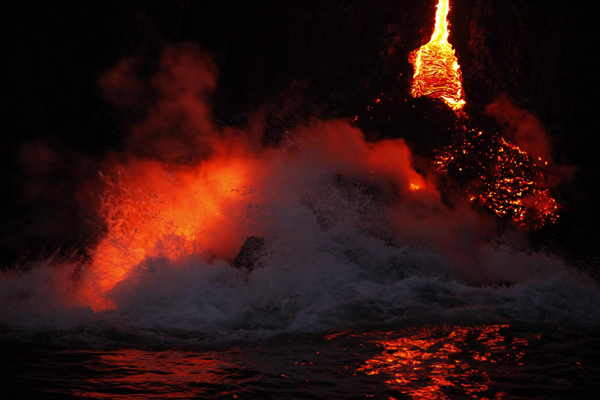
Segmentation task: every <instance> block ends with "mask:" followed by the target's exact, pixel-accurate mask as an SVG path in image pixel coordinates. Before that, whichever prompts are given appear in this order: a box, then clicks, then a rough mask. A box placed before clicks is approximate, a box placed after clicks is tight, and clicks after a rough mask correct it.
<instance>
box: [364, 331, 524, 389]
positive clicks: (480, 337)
mask: <svg viewBox="0 0 600 400" xmlns="http://www.w3.org/2000/svg"><path fill="white" fill-rule="evenodd" d="M506 329H509V326H508V325H491V326H480V327H443V326H442V327H431V328H428V327H425V328H417V329H411V330H407V331H405V332H404V334H403V335H402V337H398V336H399V334H398V333H396V332H390V333H388V334H387V335H386V336H387V337H385V336H384V337H383V338H382V337H381V334H376V335H377V337H375V338H373V341H374V343H376V344H378V345H380V346H381V347H382V348H383V351H382V352H381V353H380V354H379V355H377V356H376V357H374V358H371V359H370V360H368V361H366V362H365V364H364V366H362V367H361V368H359V369H358V371H360V372H363V373H366V374H367V375H379V374H381V375H383V376H386V377H388V378H387V380H386V384H387V385H388V386H389V387H390V388H392V389H394V390H397V391H399V392H402V394H405V395H409V396H410V397H412V398H413V399H450V398H463V397H465V398H466V397H470V398H475V399H479V398H481V399H483V398H488V399H492V398H495V399H501V398H505V397H506V396H507V393H506V392H503V391H499V390H498V388H494V387H493V381H494V379H492V378H491V377H490V376H489V373H490V367H489V365H490V364H499V365H506V366H516V367H519V366H522V365H523V361H522V360H523V357H524V355H525V352H524V349H525V348H526V347H527V346H528V344H529V342H528V340H527V339H525V338H519V337H508V336H506V335H504V333H503V331H504V330H506ZM534 340H535V339H534ZM492 372H493V370H492Z"/></svg>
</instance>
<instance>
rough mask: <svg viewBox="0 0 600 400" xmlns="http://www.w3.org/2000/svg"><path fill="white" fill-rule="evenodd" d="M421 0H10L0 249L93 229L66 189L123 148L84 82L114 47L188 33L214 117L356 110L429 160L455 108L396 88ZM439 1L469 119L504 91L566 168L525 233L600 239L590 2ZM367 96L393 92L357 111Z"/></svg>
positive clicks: (422, 10)
mask: <svg viewBox="0 0 600 400" xmlns="http://www.w3.org/2000/svg"><path fill="white" fill-rule="evenodd" d="M256 3H257V4H256ZM435 4H436V2H435V1H434V0H428V1H413V0H411V1H407V0H404V1H385V0H378V1H368V2H365V1H351V0H346V1H338V2H319V1H294V2H281V1H271V0H268V1H261V2H252V3H247V4H245V5H241V6H240V5H238V4H236V3H234V2H215V3H214V4H207V2H196V1H191V0H180V1H177V2H167V3H164V4H162V5H158V6H156V5H144V4H141V3H139V4H135V3H127V4H125V5H110V4H109V5H107V4H102V5H100V4H97V5H82V4H79V3H75V2H72V4H63V5H43V6H39V7H34V6H33V5H21V6H18V7H17V9H15V10H12V12H11V18H10V19H11V21H10V22H9V24H8V25H7V26H8V29H9V32H10V44H9V46H8V59H9V62H8V64H9V67H10V68H11V72H10V74H9V76H8V79H7V85H8V97H9V99H10V103H11V105H10V106H9V113H8V114H9V116H8V121H9V124H8V128H7V130H6V131H7V132H8V135H5V136H7V137H6V139H5V143H4V146H3V147H2V154H1V158H2V160H1V163H2V164H1V166H2V179H3V182H4V183H3V185H4V188H5V193H8V194H9V195H7V196H3V202H5V204H4V205H3V207H2V220H3V221H5V223H3V229H2V232H0V235H1V238H2V241H1V245H0V248H1V249H2V252H3V258H4V260H5V261H6V260H11V259H14V257H15V256H16V255H17V254H19V252H20V251H21V250H20V249H26V248H28V247H30V246H31V245H32V243H35V246H38V247H39V246H41V247H48V248H53V247H56V246H58V245H60V244H62V245H63V246H64V245H65V244H67V246H66V247H69V245H73V246H81V245H84V244H85V243H83V240H82V239H81V238H82V237H85V236H88V235H89V234H90V232H91V231H90V228H89V226H88V222H82V217H81V215H80V213H79V210H78V208H77V202H76V201H75V200H74V196H75V195H74V193H75V192H76V188H77V187H78V185H80V184H81V182H82V181H89V180H90V179H91V178H92V177H93V176H94V174H95V170H96V167H97V162H98V160H99V159H102V157H103V155H104V154H106V152H107V151H109V150H111V149H112V150H115V149H116V150H118V149H119V148H120V147H121V146H122V143H123V140H124V138H125V137H126V136H127V128H128V126H131V124H132V123H135V121H136V119H138V118H139V117H140V115H141V114H140V113H143V111H140V110H141V109H142V108H141V109H138V110H136V109H128V110H119V109H115V108H114V107H113V106H112V105H110V104H109V103H108V101H107V100H106V98H104V97H103V95H102V93H101V91H100V90H99V89H98V86H97V82H98V79H99V78H100V76H101V75H102V73H103V72H104V71H106V70H107V69H108V68H110V67H111V66H113V65H114V64H116V63H117V62H118V61H119V60H120V59H122V58H123V57H134V58H136V59H138V60H141V61H140V63H141V67H140V68H139V71H138V72H139V73H140V75H142V76H144V74H145V75H150V74H151V73H152V71H153V70H154V69H155V67H156V60H157V58H158V55H159V54H160V52H161V49H162V48H163V47H164V46H165V45H167V44H175V43H181V42H187V43H195V44H197V45H198V46H199V47H200V48H201V49H203V50H205V51H207V52H208V53H210V54H211V55H212V57H213V59H214V61H215V62H216V64H217V65H218V67H219V70H220V74H219V82H218V89H217V91H216V93H215V94H214V98H213V107H214V112H215V115H216V117H217V119H218V121H219V122H220V123H222V124H223V125H243V124H245V123H246V121H247V118H248V115H250V114H252V113H254V112H255V111H256V110H257V109H259V108H260V107H265V106H266V110H267V111H266V115H267V118H266V121H267V126H266V128H265V138H264V140H265V142H266V143H268V144H272V145H276V144H277V142H278V140H279V138H280V135H281V133H282V132H283V131H285V130H286V129H289V128H290V127H292V126H294V125H295V124H298V123H300V122H302V121H305V120H307V119H308V118H310V117H319V118H326V119H328V118H352V119H353V118H354V117H355V116H359V117H360V118H359V120H358V122H357V124H358V126H359V127H361V128H362V129H363V130H364V131H365V132H366V134H367V135H368V137H369V138H372V139H373V140H375V139H377V138H382V137H383V138H385V137H404V138H405V139H406V140H407V141H408V142H409V143H410V145H411V146H412V147H413V149H414V150H415V152H416V153H417V154H418V155H422V156H423V157H424V158H425V159H427V158H428V157H431V152H432V150H433V148H435V147H439V146H443V145H444V144H446V143H447V141H448V140H449V139H448V137H449V136H448V135H447V132H448V127H453V126H454V123H455V122H454V115H453V114H452V113H451V112H449V111H448V110H447V109H446V108H445V107H443V106H441V105H440V104H437V103H435V102H432V101H430V100H428V99H417V100H414V99H412V98H411V97H410V95H409V94H408V90H409V86H410V77H411V76H412V72H413V71H412V66H411V65H410V64H409V63H408V53H409V52H410V51H412V50H414V49H416V48H418V47H419V46H420V45H421V44H423V43H425V42H426V41H428V40H429V36H430V34H431V29H432V26H433V18H434V14H435ZM452 7H453V8H452V12H451V15H450V22H451V36H450V41H451V42H452V44H453V46H454V48H455V49H456V51H457V54H458V57H459V62H460V64H461V67H462V71H463V76H464V88H465V92H466V97H467V102H468V106H467V112H468V113H469V115H470V116H471V117H472V119H473V121H475V122H477V123H478V124H479V125H480V127H481V128H487V127H489V128H490V129H496V128H498V127H497V126H496V125H494V123H493V121H490V119H489V118H487V117H485V115H484V109H485V107H486V106H487V105H488V104H489V103H491V102H492V101H493V100H494V99H495V98H496V97H497V96H499V95H500V94H505V95H506V96H508V97H509V98H511V99H512V100H513V101H514V103H515V104H516V105H517V106H518V107H520V108H522V109H524V110H527V111H529V112H530V113H532V114H534V115H535V116H536V117H537V118H538V119H539V120H540V121H541V123H542V124H543V125H544V126H545V127H546V130H547V132H548V134H549V136H550V138H551V141H552V143H553V148H554V157H555V159H557V160H558V161H559V162H561V163H565V164H573V165H575V166H576V167H578V169H579V172H578V174H577V175H576V178H575V179H574V181H572V182H571V183H568V184H567V185H566V186H565V187H564V188H563V189H562V191H563V194H562V196H563V199H564V201H565V207H566V210H565V211H564V212H563V218H562V219H561V222H560V223H559V225H558V226H557V227H555V228H552V229H549V230H547V231H546V232H544V233H542V234H539V235H538V236H540V237H539V238H538V240H539V241H540V243H550V244H552V243H555V244H561V245H562V246H564V247H566V248H570V249H573V250H574V251H578V252H587V253H591V252H592V251H593V249H594V248H595V246H596V245H597V244H598V243H599V241H598V236H597V234H596V233H595V228H593V226H595V224H596V222H598V221H597V220H598V217H596V216H595V215H597V214H598V213H596V212H595V206H596V204H597V203H598V200H600V199H599V198H598V197H597V196H598V195H596V194H595V193H594V192H595V189H594V185H595V184H596V180H597V177H598V173H600V167H598V166H597V164H596V162H595V159H596V156H595V154H596V149H595V147H594V146H593V143H594V141H595V137H594V136H595V135H594V132H595V130H596V127H595V118H594V116H595V110H594V108H593V107H594V104H595V103H597V101H594V98H593V97H592V96H593V92H592V91H593V90H594V89H593V88H595V87H596V86H597V81H595V78H596V74H595V71H594V70H593V65H591V64H592V63H591V62H589V61H590V60H591V59H592V56H591V55H589V53H588V52H590V51H593V49H594V48H595V47H597V43H595V41H596V40H597V39H596V35H594V34H593V33H592V28H593V27H594V25H593V21H591V15H592V13H591V10H586V9H585V7H582V6H579V5H578V6H577V7H573V4H572V3H569V2H565V1H562V2H554V3H549V2H546V1H525V0H515V1H498V0H454V1H452ZM381 93H384V94H385V97H386V98H390V99H392V100H390V101H384V102H382V103H381V105H380V106H379V107H378V108H376V109H374V110H369V111H368V112H367V111H366V108H367V107H369V106H372V105H373V104H374V101H375V99H376V98H378V97H379V96H380V95H381ZM405 100H407V101H405ZM440 132H442V133H441V134H440ZM40 143H41V144H40ZM36 146H37V147H36ZM32 148H33V150H31V149H32ZM36 148H37V149H38V150H39V151H37V152H36V150H35V149H36ZM47 148H49V149H51V150H52V151H51V152H50V153H49V154H48V153H47V152H45V150H44V149H47ZM40 149H42V150H40ZM24 153H25V154H26V155H25V156H24ZM27 155H28V156H29V157H30V158H31V157H33V158H36V157H37V158H40V159H45V160H46V164H44V165H46V167H44V168H38V169H36V168H33V170H32V169H31V168H29V167H27V166H24V163H23V157H26V156H27ZM44 157H46V158H44ZM32 182H35V183H32ZM39 182H44V183H43V184H41V185H38V183H39ZM40 221H43V222H40Z"/></svg>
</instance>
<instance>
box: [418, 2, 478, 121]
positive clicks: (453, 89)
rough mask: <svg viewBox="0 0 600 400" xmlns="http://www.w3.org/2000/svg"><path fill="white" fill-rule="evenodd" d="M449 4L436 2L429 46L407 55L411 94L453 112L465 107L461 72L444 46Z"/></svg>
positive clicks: (446, 44)
mask: <svg viewBox="0 0 600 400" xmlns="http://www.w3.org/2000/svg"><path fill="white" fill-rule="evenodd" d="M449 11H450V2H449V0H439V2H438V5H437V12H436V15H435V29H434V31H433V35H432V36H431V40H430V41H429V43H427V44H425V45H423V46H421V47H420V48H419V49H418V50H415V51H413V52H412V53H410V56H409V61H410V63H411V64H412V65H413V67H414V69H415V73H414V75H413V84H412V89H411V94H412V96H413V97H420V96H427V97H433V98H436V99H440V100H442V101H443V102H444V103H446V105H447V106H448V107H450V108H451V109H452V110H454V111H457V112H458V111H460V110H462V108H463V107H464V105H465V104H466V102H465V99H464V95H463V88H462V72H461V70H460V65H459V64H458V60H457V58H456V54H455V53H454V49H453V48H452V45H451V44H450V43H449V42H448V36H449V35H450V31H449V30H448V13H449Z"/></svg>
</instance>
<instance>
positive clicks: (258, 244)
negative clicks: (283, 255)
mask: <svg viewBox="0 0 600 400" xmlns="http://www.w3.org/2000/svg"><path fill="white" fill-rule="evenodd" d="M265 243H266V241H265V239H264V238H261V237H256V236H249V237H247V238H246V241H245V242H244V244H243V245H242V248H241V249H240V252H239V253H238V255H237V256H236V257H235V260H234V261H233V266H234V267H235V268H237V269H247V270H248V271H252V270H253V269H254V268H255V267H259V266H260V261H259V259H260V258H261V257H262V256H264V255H265V254H267V253H266V252H265Z"/></svg>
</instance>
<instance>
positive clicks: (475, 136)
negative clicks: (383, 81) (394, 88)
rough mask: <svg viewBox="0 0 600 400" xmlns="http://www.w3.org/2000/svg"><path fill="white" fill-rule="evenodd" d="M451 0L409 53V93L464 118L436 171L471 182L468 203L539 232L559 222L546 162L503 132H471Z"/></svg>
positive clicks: (438, 158) (443, 0) (439, 156)
mask: <svg viewBox="0 0 600 400" xmlns="http://www.w3.org/2000/svg"><path fill="white" fill-rule="evenodd" d="M449 11H450V2H449V0H439V2H438V5H437V12H436V17H435V29H434V32H433V35H432V37H431V40H430V41H429V43H427V44H425V45H423V46H421V47H420V48H419V49H418V50H415V51H413V52H412V53H411V54H410V55H409V61H410V62H411V64H413V66H414V70H415V72H414V76H413V84H412V88H411V94H412V96H413V97H420V96H427V97H432V98H437V99H441V100H442V101H444V103H446V105H448V107H450V108H451V109H452V110H454V111H455V112H456V114H457V116H458V117H461V119H462V120H463V124H462V131H463V135H461V137H460V138H459V140H456V141H455V142H454V143H453V144H452V145H450V146H447V147H446V148H444V149H442V150H438V151H437V156H436V159H435V161H434V163H435V164H436V169H437V171H438V172H440V173H442V174H443V175H445V176H447V177H450V178H454V179H457V180H463V181H465V180H468V178H469V177H470V178H473V179H475V180H476V181H477V184H469V185H467V187H465V188H464V189H465V193H466V194H467V197H468V199H469V200H470V201H471V202H473V203H477V204H479V205H481V206H483V207H485V208H487V209H489V210H490V211H492V212H493V213H495V214H496V215H497V216H499V217H501V218H509V219H512V220H513V221H514V222H515V223H517V225H519V226H521V227H524V228H532V229H539V228H541V227H542V226H544V225H548V224H553V223H554V222H556V220H557V218H558V210H559V204H558V202H557V201H556V200H555V199H554V198H553V197H552V195H551V193H550V190H549V188H548V187H547V185H546V182H545V178H544V176H545V173H546V172H547V169H548V161H547V160H543V159H542V158H541V157H534V156H532V155H531V154H528V152H527V151H525V150H523V149H522V148H521V147H519V146H518V145H517V144H514V143H511V142H509V141H507V140H505V139H504V138H503V137H501V136H500V135H499V134H497V133H496V134H492V135H489V134H485V135H484V134H483V132H481V131H477V130H475V129H470V130H468V129H467V127H466V125H465V124H464V121H465V120H468V118H466V117H467V116H466V114H465V113H464V111H463V110H462V108H463V107H464V106H465V104H466V101H465V100H464V96H463V89H462V73H461V70H460V65H459V64H458V61H457V58H456V54H455V52H454V49H453V48H452V45H451V44H450V43H449V42H448V37H449V30H448V13H449Z"/></svg>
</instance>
